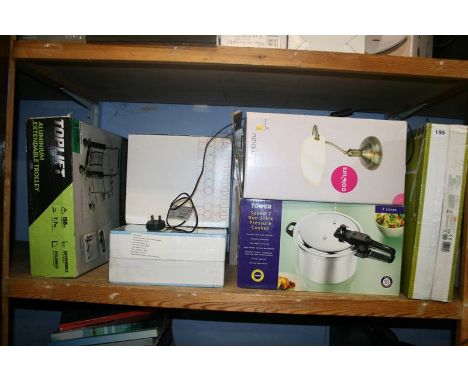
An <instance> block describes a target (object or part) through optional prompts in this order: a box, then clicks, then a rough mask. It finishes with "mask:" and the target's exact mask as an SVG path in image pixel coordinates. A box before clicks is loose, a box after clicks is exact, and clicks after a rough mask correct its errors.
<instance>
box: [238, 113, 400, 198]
mask: <svg viewBox="0 0 468 382" xmlns="http://www.w3.org/2000/svg"><path fill="white" fill-rule="evenodd" d="M406 134H407V124H406V122H403V121H388V120H376V119H360V118H338V117H324V116H313V115H294V114H273V113H250V112H249V113H247V114H246V123H245V135H244V136H245V142H244V143H245V144H244V150H245V163H244V184H243V196H244V197H245V198H261V199H275V200H302V201H323V202H341V203H364V204H366V203H367V204H394V205H403V204H404V188H405V159H406Z"/></svg>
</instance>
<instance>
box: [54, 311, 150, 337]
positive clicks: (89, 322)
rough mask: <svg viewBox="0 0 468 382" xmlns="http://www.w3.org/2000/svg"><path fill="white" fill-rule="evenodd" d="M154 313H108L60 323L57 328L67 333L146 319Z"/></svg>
mask: <svg viewBox="0 0 468 382" xmlns="http://www.w3.org/2000/svg"><path fill="white" fill-rule="evenodd" d="M154 313H155V312H154V311H152V310H131V311H127V312H117V313H110V314H106V315H102V316H97V317H90V318H86V319H82V320H78V321H72V322H64V323H61V324H60V326H59V331H61V332H63V331H67V330H72V329H78V328H84V327H87V326H93V325H99V324H106V323H110V322H114V323H116V322H118V321H129V320H134V319H143V318H148V317H151V316H152V315H154Z"/></svg>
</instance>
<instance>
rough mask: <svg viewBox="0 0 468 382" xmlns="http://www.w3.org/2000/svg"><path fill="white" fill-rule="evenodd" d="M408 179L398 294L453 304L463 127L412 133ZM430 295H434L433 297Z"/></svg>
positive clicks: (430, 126)
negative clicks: (401, 272)
mask: <svg viewBox="0 0 468 382" xmlns="http://www.w3.org/2000/svg"><path fill="white" fill-rule="evenodd" d="M412 146H413V148H412V150H411V151H410V153H411V154H410V155H411V160H410V162H409V163H408V168H407V174H406V190H407V191H406V196H407V200H406V206H407V224H406V226H407V228H406V232H407V235H406V238H407V239H406V240H405V246H404V248H405V250H404V254H405V255H404V259H403V282H402V291H403V292H404V293H405V294H406V295H407V296H408V297H410V298H414V299H432V298H434V299H438V300H442V301H444V300H448V299H450V298H451V295H452V290H453V282H454V274H455V268H456V262H457V260H456V258H457V257H456V251H457V246H458V238H459V230H460V225H461V222H460V220H461V219H460V217H461V214H462V211H461V208H462V205H463V190H464V183H465V174H466V163H467V159H466V127H464V126H456V127H455V126H450V125H438V124H428V125H426V126H424V127H423V128H421V129H418V130H417V131H416V132H415V133H414V138H413V144H412ZM432 291H434V293H432Z"/></svg>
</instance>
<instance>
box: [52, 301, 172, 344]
mask: <svg viewBox="0 0 468 382" xmlns="http://www.w3.org/2000/svg"><path fill="white" fill-rule="evenodd" d="M172 344H173V339H172V330H171V325H170V320H169V319H168V318H167V317H166V316H165V315H163V314H158V313H155V312H152V311H147V310H141V311H140V310H135V311H128V312H119V313H114V314H110V315H104V316H99V317H93V318H89V319H84V320H79V321H73V322H67V323H62V324H60V326H59V330H58V331H57V332H55V333H52V334H51V335H50V341H49V345H51V346H109V345H110V346H155V345H159V346H164V345H172Z"/></svg>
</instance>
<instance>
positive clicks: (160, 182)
mask: <svg viewBox="0 0 468 382" xmlns="http://www.w3.org/2000/svg"><path fill="white" fill-rule="evenodd" d="M209 140H210V138H209V137H189V136H170V135H133V134H131V135H129V137H128V177H127V201H126V223H127V224H146V222H147V221H148V220H150V217H151V215H154V216H155V217H156V218H157V217H158V215H161V217H162V218H163V219H166V217H167V213H168V210H169V207H170V204H171V202H172V201H173V200H174V199H175V198H176V197H177V196H178V195H179V194H180V193H182V192H187V193H188V194H190V193H191V192H192V190H193V189H194V187H195V183H196V181H197V178H198V176H199V174H200V172H201V169H202V165H203V157H204V151H205V146H206V144H207V142H208V141H209ZM231 155H232V149H231V141H230V140H229V139H227V138H215V139H213V141H212V142H211V143H210V145H209V146H208V149H207V151H206V158H205V168H204V172H203V175H202V177H201V179H200V183H199V184H198V188H197V191H196V192H195V194H194V197H193V200H194V203H195V207H196V209H197V212H198V226H199V227H212V228H227V227H228V226H229V212H230V197H231V196H230V192H231ZM184 208H185V207H184ZM182 210H183V208H181V209H180V211H181V212H184V211H182ZM178 211H179V210H178ZM182 218H184V219H185V220H186V221H187V222H186V224H185V225H186V226H194V225H195V218H194V214H193V212H192V211H191V210H189V211H188V212H187V215H186V216H183V217H182ZM178 221H179V220H178V218H177V217H174V218H172V219H171V224H174V222H178Z"/></svg>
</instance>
